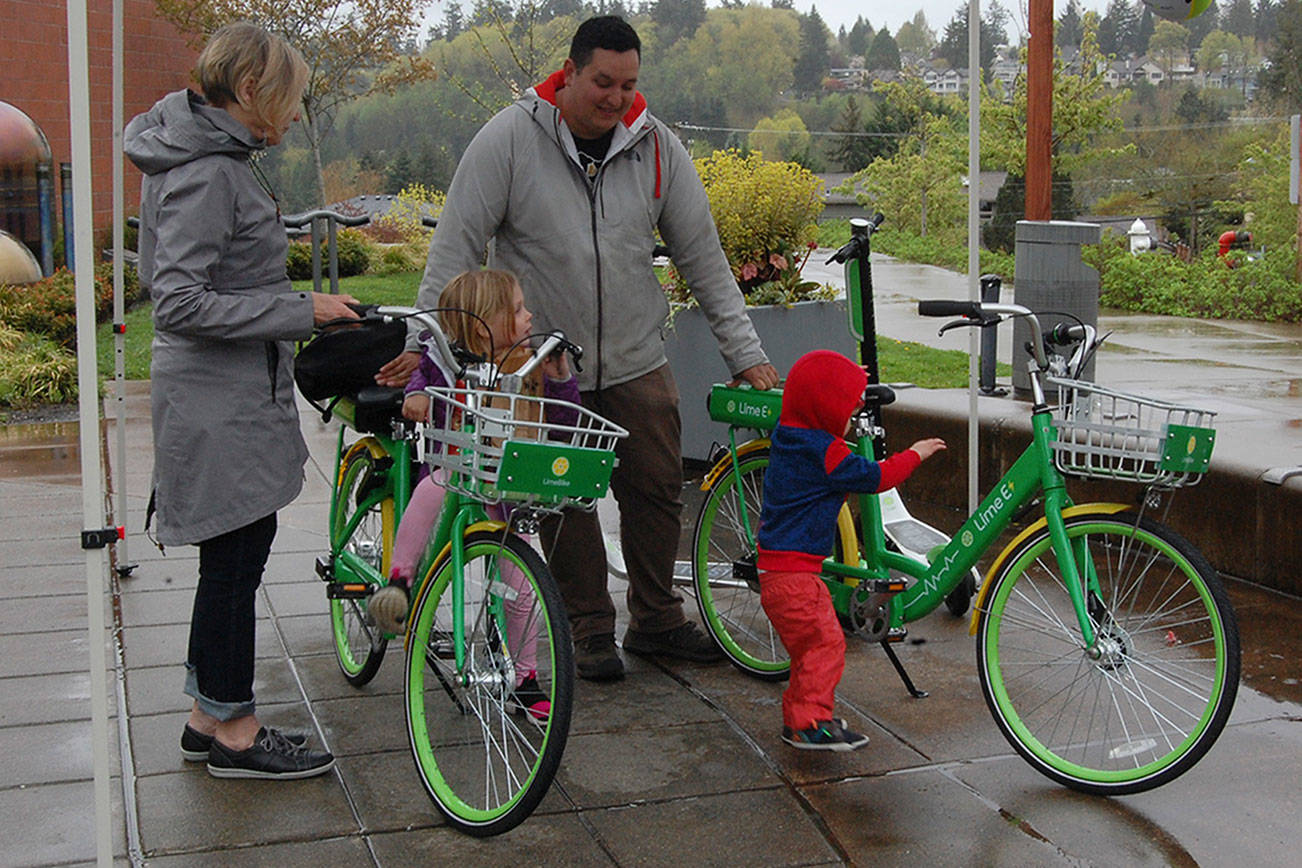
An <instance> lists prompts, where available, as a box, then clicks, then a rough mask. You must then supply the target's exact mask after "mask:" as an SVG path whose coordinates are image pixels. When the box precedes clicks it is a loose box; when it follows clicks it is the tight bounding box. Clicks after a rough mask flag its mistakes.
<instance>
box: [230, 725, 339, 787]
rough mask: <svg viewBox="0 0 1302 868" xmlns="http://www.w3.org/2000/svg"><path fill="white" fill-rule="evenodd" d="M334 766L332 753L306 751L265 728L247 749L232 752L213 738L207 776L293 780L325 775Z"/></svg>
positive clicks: (260, 730)
mask: <svg viewBox="0 0 1302 868" xmlns="http://www.w3.org/2000/svg"><path fill="white" fill-rule="evenodd" d="M334 764H335V758H334V756H333V755H332V754H330V753H328V752H326V751H318V750H308V749H307V748H306V747H304V746H303V745H301V744H294V742H292V741H290V740H289V738H287V737H286V736H284V735H282V734H281V733H279V732H276V730H274V729H267V728H266V727H265V726H264V727H262V728H261V729H259V730H258V735H257V738H255V739H254V740H253V747H251V748H249V749H248V750H231V749H230V748H228V747H226V746H225V745H224V744H222V743H221V742H219V741H217V740H216V739H213V743H212V747H211V748H209V749H208V774H210V775H212V776H213V777H215V778H263V779H269V780H296V779H298V778H310V777H313V776H315V775H320V774H324V773H325V772H328V771H330V769H332V768H334Z"/></svg>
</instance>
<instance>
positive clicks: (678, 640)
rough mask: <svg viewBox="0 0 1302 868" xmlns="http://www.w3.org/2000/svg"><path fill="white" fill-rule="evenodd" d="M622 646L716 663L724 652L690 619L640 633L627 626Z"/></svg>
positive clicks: (661, 654) (637, 650) (638, 651)
mask: <svg viewBox="0 0 1302 868" xmlns="http://www.w3.org/2000/svg"><path fill="white" fill-rule="evenodd" d="M624 650H625V651H633V652H635V653H637V654H649V655H652V656H656V657H676V658H678V659H679V660H691V661H692V662H694V663H717V662H718V661H720V660H722V659H723V652H722V651H720V650H719V646H718V645H716V644H714V640H713V639H711V638H710V637H709V636H707V635H705V633H704V632H703V631H702V630H701V628H700V627H697V626H696V625H695V624H693V623H692V622H691V621H688V622H687V623H685V624H681V625H679V626H677V627H674V628H673V629H671V630H664V631H662V632H660V633H643V632H642V631H641V630H634V629H633V628H632V627H630V628H629V629H627V630H625V631H624Z"/></svg>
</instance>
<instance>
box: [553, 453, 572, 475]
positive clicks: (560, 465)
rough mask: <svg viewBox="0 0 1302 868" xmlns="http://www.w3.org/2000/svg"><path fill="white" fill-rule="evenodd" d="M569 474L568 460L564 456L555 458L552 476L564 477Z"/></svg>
mask: <svg viewBox="0 0 1302 868" xmlns="http://www.w3.org/2000/svg"><path fill="white" fill-rule="evenodd" d="M569 472H570V459H568V458H566V457H565V456H564V455H562V456H561V457H560V458H557V459H556V460H555V461H553V462H552V475H553V476H564V475H565V474H567V473H569Z"/></svg>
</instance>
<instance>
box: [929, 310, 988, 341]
mask: <svg viewBox="0 0 1302 868" xmlns="http://www.w3.org/2000/svg"><path fill="white" fill-rule="evenodd" d="M1000 322H1001V319H1000V317H999V316H998V315H996V314H982V315H981V316H980V317H979V318H976V319H967V318H964V319H956V320H950V321H949V322H947V323H945V324H944V325H943V326H941V327H940V331H938V332H937V333H936V334H937V335H938V336H939V335H943V334H944V333H945V332H947V331H949V330H950V329H957V328H963V327H964V326H971V327H974V328H989V327H990V326H995V325H999V323H1000Z"/></svg>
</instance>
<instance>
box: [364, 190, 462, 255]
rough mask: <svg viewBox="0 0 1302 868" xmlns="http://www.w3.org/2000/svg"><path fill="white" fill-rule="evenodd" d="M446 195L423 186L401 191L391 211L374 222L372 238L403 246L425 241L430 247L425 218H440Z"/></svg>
mask: <svg viewBox="0 0 1302 868" xmlns="http://www.w3.org/2000/svg"><path fill="white" fill-rule="evenodd" d="M446 201H447V195H446V194H445V193H443V192H442V191H441V190H436V189H434V188H433V187H426V186H425V185H424V184H408V185H407V186H405V187H403V188H402V189H401V190H399V191H398V194H397V195H396V196H395V197H394V200H393V203H392V204H391V205H390V206H389V210H388V211H386V212H385V213H383V214H381V215H380V216H379V217H377V218H375V219H374V220H372V221H371V225H370V226H369V227H367V228H368V229H369V230H370V234H372V235H375V236H382V237H383V238H384V239H386V240H388V239H393V240H397V241H403V242H413V241H422V242H426V243H427V246H428V241H429V236H430V233H431V232H433V231H434V230H432V229H430V228H429V227H427V226H426V225H425V224H424V222H423V221H422V218H423V217H434V218H435V219H437V218H438V216H439V215H440V214H442V213H443V205H444V203H445V202H446Z"/></svg>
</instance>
